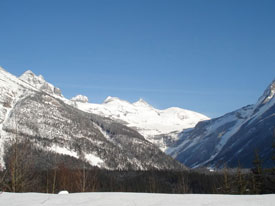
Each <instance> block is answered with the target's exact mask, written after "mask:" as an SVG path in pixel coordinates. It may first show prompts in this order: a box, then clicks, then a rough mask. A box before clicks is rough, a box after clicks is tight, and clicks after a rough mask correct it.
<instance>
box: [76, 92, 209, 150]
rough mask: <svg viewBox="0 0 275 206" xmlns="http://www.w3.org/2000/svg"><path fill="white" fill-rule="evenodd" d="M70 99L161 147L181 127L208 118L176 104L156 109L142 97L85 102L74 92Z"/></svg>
mask: <svg viewBox="0 0 275 206" xmlns="http://www.w3.org/2000/svg"><path fill="white" fill-rule="evenodd" d="M83 100H84V101H83ZM72 101H74V105H75V107H77V108H78V109H80V110H82V111H85V112H88V113H94V114H98V115H101V116H104V117H108V118H110V119H113V120H116V121H119V122H121V123H122V124H125V125H127V126H128V127H131V128H134V129H136V130H137V131H138V132H139V133H140V134H142V135H143V136H144V137H145V138H146V139H147V140H148V141H150V142H152V143H154V144H155V145H157V146H158V147H159V148H160V149H161V150H162V151H165V150H166V149H167V147H168V146H169V145H170V144H171V143H172V142H174V141H176V140H177V137H178V134H179V133H180V132H181V131H182V130H183V129H187V128H192V127H194V126H195V125H196V124H197V123H198V122H199V121H202V120H207V119H209V118H208V117H206V116H204V115H202V114H200V113H197V112H193V111H190V110H185V109H181V108H177V107H172V108H168V109H164V110H159V109H156V108H154V107H153V106H151V105H150V104H148V103H147V102H146V101H144V100H143V99H140V100H138V101H137V102H134V103H130V102H128V101H125V100H121V99H119V98H117V97H107V98H106V99H105V101H104V102H103V103H102V104H92V103H88V98H87V97H85V96H82V95H78V96H76V97H74V98H72Z"/></svg>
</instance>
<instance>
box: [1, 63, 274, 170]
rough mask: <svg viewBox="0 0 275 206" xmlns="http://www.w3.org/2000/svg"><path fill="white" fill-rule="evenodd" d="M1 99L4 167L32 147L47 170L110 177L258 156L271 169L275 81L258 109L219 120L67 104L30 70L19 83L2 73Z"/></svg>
mask: <svg viewBox="0 0 275 206" xmlns="http://www.w3.org/2000/svg"><path fill="white" fill-rule="evenodd" d="M0 91H1V93H0V164H1V165H2V167H4V166H5V161H6V159H5V155H6V154H7V151H8V148H10V147H11V145H13V144H15V143H17V142H18V141H19V142H24V141H26V140H27V141H29V142H30V143H31V145H32V149H33V150H36V154H38V155H37V156H36V159H38V160H37V161H38V163H41V162H43V164H42V165H44V166H48V167H50V165H53V161H54V159H56V158H53V157H54V156H56V155H58V156H59V159H63V160H64V158H65V159H66V161H68V162H85V163H86V164H89V165H90V166H98V167H101V168H106V169H134V170H148V169H176V170H177V169H185V168H186V167H185V165H186V166H188V167H191V168H196V167H211V168H212V167H213V168H216V167H224V166H225V165H227V166H229V167H237V166H238V165H239V164H240V165H241V166H242V167H248V168H249V167H252V166H253V165H252V164H253V159H254V156H255V153H257V154H259V157H260V158H261V160H262V162H263V164H264V166H265V167H270V166H271V165H272V164H273V162H272V161H271V154H272V143H273V133H274V126H275V100H274V99H275V98H274V94H275V81H273V82H272V83H271V84H270V85H269V86H268V87H267V89H266V90H265V92H264V94H263V95H262V96H261V97H260V98H259V100H258V101H257V102H256V103H255V104H254V105H248V106H245V107H243V108H240V109H238V110H236V111H233V112H230V113H227V114H225V115H223V116H221V117H218V118H214V119H209V118H208V117H207V116H205V115H203V114H200V113H197V112H194V111H190V110H185V109H181V108H177V107H172V108H168V109H164V110H160V109H156V108H154V107H153V106H152V105H150V104H149V103H147V102H146V101H145V100H143V99H139V100H138V101H137V102H134V103H130V102H128V101H125V100H122V99H119V98H117V97H107V98H106V99H105V100H104V102H103V103H102V104H95V103H90V102H89V99H88V97H86V96H84V95H77V96H75V97H73V98H72V99H70V100H69V99H67V98H65V97H64V96H63V95H62V93H61V91H60V89H58V88H56V87H55V86H53V85H52V84H50V83H48V82H47V81H45V80H44V78H43V77H42V76H41V75H40V76H36V75H35V74H34V73H33V72H31V71H30V70H28V71H26V72H25V73H24V74H22V75H21V76H20V77H16V76H14V75H12V74H10V73H8V72H7V71H5V70H4V69H3V68H0ZM45 159H49V161H48V162H47V161H45ZM179 162H181V163H183V164H180V163H179ZM44 166H42V167H44Z"/></svg>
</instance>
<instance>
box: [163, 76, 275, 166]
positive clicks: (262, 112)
mask: <svg viewBox="0 0 275 206" xmlns="http://www.w3.org/2000/svg"><path fill="white" fill-rule="evenodd" d="M274 96H275V80H274V81H273V82H272V83H271V84H270V85H269V86H268V87H267V89H266V90H265V92H264V94H263V95H262V96H261V97H260V98H259V100H258V101H257V103H256V104H254V105H248V106H246V107H243V108H241V109H238V110H236V111H233V112H231V113H228V114H225V115H224V116H222V117H218V118H215V119H211V120H207V121H203V122H199V123H198V124H197V125H196V127H195V128H194V129H190V130H184V131H182V133H181V134H180V138H179V140H178V141H177V142H176V143H175V144H174V146H173V147H170V148H169V149H168V150H167V153H168V154H170V155H172V156H173V157H174V158H176V159H177V160H179V161H181V162H182V163H184V164H186V165H187V166H189V167H199V166H210V167H222V166H224V164H227V166H230V167H237V166H238V162H240V163H241V166H243V167H252V164H253V159H254V157H255V151H257V152H258V153H259V155H260V158H261V159H262V161H263V164H264V166H267V167H269V166H271V165H272V162H271V156H272V155H271V154H272V141H273V133H274V131H275V97H274Z"/></svg>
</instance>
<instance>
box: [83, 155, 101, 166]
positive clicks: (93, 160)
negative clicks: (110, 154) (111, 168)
mask: <svg viewBox="0 0 275 206" xmlns="http://www.w3.org/2000/svg"><path fill="white" fill-rule="evenodd" d="M85 159H86V160H87V161H88V162H89V163H90V165H92V166H98V167H100V166H101V165H102V164H103V163H104V161H103V160H102V159H101V158H100V157H98V156H96V155H94V154H86V155H85Z"/></svg>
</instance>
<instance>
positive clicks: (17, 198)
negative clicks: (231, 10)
mask: <svg viewBox="0 0 275 206" xmlns="http://www.w3.org/2000/svg"><path fill="white" fill-rule="evenodd" d="M0 198H1V203H2V204H3V205H9V206H15V205H16V206H17V205H21V206H37V205H44V206H61V205H66V206H75V205H77V206H90V205H93V206H99V205H105V206H109V205H110V206H121V205H133V206H147V205H148V206H149V205H150V206H154V205H158V206H167V205H172V206H182V205H185V206H202V205H211V206H221V205H223V206H273V205H274V201H275V195H274V194H272V195H200V194H152V193H151V194H149V193H148V194H146V193H110V192H105V193H100V192H99V193H98V192H93V193H73V194H58V195H56V194H41V193H6V192H4V193H2V194H0Z"/></svg>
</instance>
